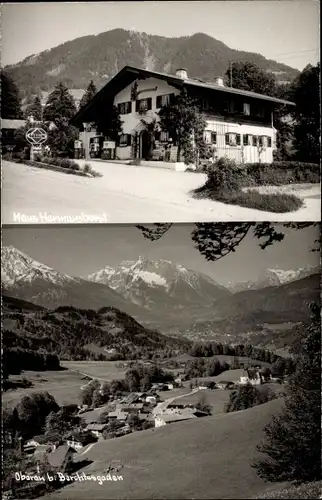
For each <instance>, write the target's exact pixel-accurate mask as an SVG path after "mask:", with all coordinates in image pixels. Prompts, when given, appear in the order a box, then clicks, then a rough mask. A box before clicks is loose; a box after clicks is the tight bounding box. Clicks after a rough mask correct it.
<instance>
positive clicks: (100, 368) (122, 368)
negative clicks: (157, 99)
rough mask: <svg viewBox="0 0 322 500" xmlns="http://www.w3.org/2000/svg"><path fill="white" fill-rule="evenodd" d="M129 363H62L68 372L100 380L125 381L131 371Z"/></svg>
mask: <svg viewBox="0 0 322 500" xmlns="http://www.w3.org/2000/svg"><path fill="white" fill-rule="evenodd" d="M127 363H128V361H124V362H123V361H61V363H60V364H61V365H62V366H63V367H64V368H68V370H71V371H74V372H77V373H80V374H82V375H87V376H89V377H92V378H96V379H98V380H101V381H102V382H104V381H107V382H109V381H111V380H123V379H124V377H125V373H126V371H127V370H128V369H129V367H128V366H126V364H127Z"/></svg>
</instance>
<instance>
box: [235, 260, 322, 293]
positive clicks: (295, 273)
mask: <svg viewBox="0 0 322 500" xmlns="http://www.w3.org/2000/svg"><path fill="white" fill-rule="evenodd" d="M319 272H320V266H307V267H301V268H298V269H277V268H275V269H267V270H266V271H265V272H264V273H263V274H262V276H260V277H259V279H258V280H257V281H241V282H236V283H229V286H228V288H229V289H230V290H231V291H233V292H234V293H237V292H241V291H244V290H259V289H261V288H267V287H269V286H280V285H285V284H286V283H291V282H292V281H297V280H300V279H302V278H306V277H307V276H311V275H312V274H315V273H319Z"/></svg>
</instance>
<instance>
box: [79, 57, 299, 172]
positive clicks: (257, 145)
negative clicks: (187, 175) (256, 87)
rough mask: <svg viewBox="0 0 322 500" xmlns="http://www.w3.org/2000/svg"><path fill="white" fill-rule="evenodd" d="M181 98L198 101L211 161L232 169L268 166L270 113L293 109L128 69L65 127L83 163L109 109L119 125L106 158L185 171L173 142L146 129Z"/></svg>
mask: <svg viewBox="0 0 322 500" xmlns="http://www.w3.org/2000/svg"><path fill="white" fill-rule="evenodd" d="M181 92H184V93H186V94H187V95H188V96H191V97H197V98H198V99H199V102H200V111H201V112H202V114H203V116H204V117H205V119H206V122H207V124H206V128H205V132H204V138H205V141H206V143H207V144H209V146H210V147H211V148H212V149H213V151H214V156H215V157H218V158H219V157H223V156H226V157H228V158H232V159H234V160H236V161H237V162H238V163H257V162H267V163H271V162H272V161H273V151H274V149H276V129H275V127H274V120H273V119H274V111H275V110H276V109H279V108H281V107H284V108H287V109H289V108H290V109H291V108H292V107H293V106H294V103H292V102H288V101H284V100H281V99H277V98H275V97H270V96H267V95H262V94H257V93H255V92H249V91H245V90H239V89H235V88H231V87H228V86H226V85H225V84H224V81H223V78H217V79H216V81H215V82H205V81H202V80H200V79H193V78H191V77H189V75H188V73H187V71H186V70H185V69H178V70H177V71H176V74H175V75H169V74H164V73H159V72H155V71H149V70H145V69H141V68H136V67H133V66H125V67H124V68H123V69H122V70H121V71H119V73H117V74H116V75H115V76H114V77H113V78H112V79H111V80H110V81H109V82H108V83H107V84H106V85H105V86H104V87H103V88H102V89H101V90H100V91H99V92H98V93H97V94H96V95H95V96H94V97H93V99H92V100H91V101H90V102H89V103H88V104H87V105H86V106H84V107H83V108H81V109H80V110H79V111H78V112H77V113H76V115H75V116H74V117H73V119H72V121H71V123H72V124H73V125H75V126H77V127H78V128H79V130H80V134H79V139H80V140H81V141H82V142H83V147H84V150H85V152H86V157H87V155H88V154H89V148H90V141H91V142H93V140H94V138H95V137H96V136H97V131H96V129H95V126H93V123H95V120H96V116H97V115H98V112H99V111H101V110H102V109H104V108H106V109H107V110H108V109H109V107H111V106H112V105H114V106H116V107H117V108H118V111H119V114H120V117H121V120H122V122H123V125H122V133H121V134H119V137H118V140H117V143H116V144H115V147H116V149H115V151H114V152H113V154H112V153H111V156H110V158H114V157H115V155H116V159H119V160H124V161H125V160H134V159H141V160H146V159H148V160H150V163H149V165H153V166H163V167H167V168H172V169H175V170H185V168H186V166H185V165H184V163H183V161H182V160H183V159H182V158H180V161H179V162H178V161H177V148H178V145H177V144H176V138H173V137H169V136H168V133H167V132H165V131H162V130H161V129H160V128H158V127H157V129H156V130H155V131H154V132H153V134H151V132H149V130H148V127H147V126H146V123H150V124H151V123H152V122H153V120H156V121H157V122H158V120H159V117H158V114H157V112H158V111H159V110H160V108H161V107H162V106H163V105H166V104H167V103H170V102H171V100H172V99H173V96H175V95H178V94H180V93H181ZM142 119H143V120H144V121H145V124H144V122H143V121H142ZM102 139H103V140H104V138H102ZM105 140H106V141H108V140H109V138H105ZM151 141H152V142H153V144H152V149H153V154H152V160H153V162H152V163H151V158H150V156H151V155H150V153H151ZM105 146H106V148H107V149H106V151H108V150H109V148H111V147H112V148H114V146H112V145H111V144H110V142H109V143H107V144H106V145H105ZM103 149H104V145H103ZM158 161H159V162H160V161H161V163H162V165H161V164H160V163H158ZM142 164H144V162H143V163H142Z"/></svg>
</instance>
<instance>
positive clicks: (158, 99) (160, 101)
mask: <svg viewBox="0 0 322 500" xmlns="http://www.w3.org/2000/svg"><path fill="white" fill-rule="evenodd" d="M161 107H162V95H157V108H161Z"/></svg>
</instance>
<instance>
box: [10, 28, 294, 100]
mask: <svg viewBox="0 0 322 500" xmlns="http://www.w3.org/2000/svg"><path fill="white" fill-rule="evenodd" d="M85 39H86V40H85ZM254 49H255V50H256V47H254ZM238 59H242V60H246V59H247V60H250V61H251V62H253V63H255V64H257V65H258V66H259V67H260V68H261V69H263V70H265V71H266V70H270V71H274V72H276V77H277V78H278V79H279V80H281V81H292V80H293V79H294V78H295V77H296V76H297V75H298V74H299V72H298V71H297V70H296V69H294V68H291V67H290V66H286V65H285V64H281V63H278V62H276V61H273V60H268V59H266V58H265V57H264V56H262V55H260V54H256V53H254V52H252V53H250V52H241V51H238V50H235V49H233V48H230V47H228V46H227V45H225V44H224V43H223V42H221V41H220V40H216V39H215V38H213V37H211V36H210V35H207V34H206V33H202V32H198V33H195V34H192V35H190V36H180V37H177V38H175V37H173V38H170V37H169V38H168V37H165V36H159V35H151V34H147V33H141V32H139V31H137V30H124V29H121V28H115V29H113V30H110V31H107V32H104V33H100V34H97V35H88V36H86V37H80V38H76V39H74V40H71V41H68V42H65V43H63V44H61V45H58V46H57V47H54V48H51V49H48V50H45V51H43V52H41V53H40V54H34V55H33V56H32V57H31V56H29V57H28V58H26V59H25V60H24V61H21V62H19V63H17V64H15V65H12V66H7V67H6V71H7V73H8V74H10V76H11V77H12V78H13V80H14V81H15V83H16V84H17V85H18V87H19V90H20V91H21V93H22V95H23V96H26V95H28V94H30V95H36V92H37V88H40V89H41V90H48V91H49V92H50V91H51V90H53V88H54V86H55V84H56V83H57V82H58V81H61V80H63V79H68V81H69V82H70V87H71V88H73V89H85V88H86V87H87V85H88V83H89V81H90V80H94V83H95V85H96V86H97V88H98V89H100V88H101V87H102V86H103V85H105V84H106V80H107V79H111V78H112V77H113V76H114V75H115V74H116V73H117V72H118V71H119V70H120V69H121V68H123V67H124V66H127V65H129V66H136V67H139V68H145V67H149V68H150V69H152V70H154V71H157V72H161V73H171V71H175V69H176V68H180V67H184V68H187V71H188V75H190V76H191V77H192V78H201V79H203V80H205V81H209V82H212V81H214V79H215V78H216V77H217V76H218V75H224V74H225V72H226V70H227V68H228V66H229V61H231V60H238ZM70 68H73V70H72V72H71V69H70Z"/></svg>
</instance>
